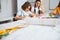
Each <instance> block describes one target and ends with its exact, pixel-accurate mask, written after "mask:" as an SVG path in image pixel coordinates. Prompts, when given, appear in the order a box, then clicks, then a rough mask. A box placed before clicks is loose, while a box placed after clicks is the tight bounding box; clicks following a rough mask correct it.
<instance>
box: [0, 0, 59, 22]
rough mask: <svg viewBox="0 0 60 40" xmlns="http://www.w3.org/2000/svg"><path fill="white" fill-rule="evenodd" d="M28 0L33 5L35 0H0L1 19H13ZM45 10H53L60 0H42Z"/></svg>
mask: <svg viewBox="0 0 60 40" xmlns="http://www.w3.org/2000/svg"><path fill="white" fill-rule="evenodd" d="M26 1H29V2H31V4H32V6H33V4H34V1H35V0H0V21H4V20H10V19H12V18H13V17H14V16H15V14H16V13H17V11H18V10H20V9H21V5H22V4H23V3H25V2H26ZM41 1H42V5H43V7H44V10H45V12H50V11H52V10H53V9H54V8H55V7H56V6H57V5H58V2H59V0H41Z"/></svg>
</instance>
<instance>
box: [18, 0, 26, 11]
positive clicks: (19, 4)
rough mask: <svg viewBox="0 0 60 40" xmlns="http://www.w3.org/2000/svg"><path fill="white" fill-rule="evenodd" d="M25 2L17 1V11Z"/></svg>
mask: <svg viewBox="0 0 60 40" xmlns="http://www.w3.org/2000/svg"><path fill="white" fill-rule="evenodd" d="M26 1H27V0H22V1H21V0H17V5H18V6H17V8H18V10H20V9H21V5H22V4H24V3H25V2H26Z"/></svg>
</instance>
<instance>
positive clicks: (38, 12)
mask: <svg viewBox="0 0 60 40" xmlns="http://www.w3.org/2000/svg"><path fill="white" fill-rule="evenodd" d="M38 1H39V2H41V0H36V1H35V4H34V13H36V9H35V8H36V2H38ZM39 8H40V6H39V7H38V9H39ZM38 13H39V14H40V10H39V11H38Z"/></svg>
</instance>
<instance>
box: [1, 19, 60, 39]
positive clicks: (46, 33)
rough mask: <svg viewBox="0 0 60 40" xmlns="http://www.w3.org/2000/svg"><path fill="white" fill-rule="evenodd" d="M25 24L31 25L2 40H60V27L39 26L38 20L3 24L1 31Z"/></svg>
mask: <svg viewBox="0 0 60 40" xmlns="http://www.w3.org/2000/svg"><path fill="white" fill-rule="evenodd" d="M32 20H33V21H32ZM36 20H37V21H36ZM44 20H47V19H44ZM51 20H52V19H51ZM29 22H30V23H29ZM42 22H43V21H42ZM48 22H49V21H47V23H48ZM24 23H27V24H29V25H28V26H26V27H25V28H22V29H19V30H17V31H16V32H13V33H11V34H10V35H8V36H6V37H3V38H2V39H1V40H60V30H57V29H58V28H59V27H51V26H50V27H49V26H41V25H39V24H40V19H38V18H36V19H35V18H34V19H33V18H30V19H29V20H27V19H24V20H19V21H15V22H11V23H7V24H2V25H0V27H1V28H0V29H6V28H10V27H14V26H16V25H20V24H24ZM59 29H60V28H59Z"/></svg>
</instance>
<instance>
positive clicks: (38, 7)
mask: <svg viewBox="0 0 60 40" xmlns="http://www.w3.org/2000/svg"><path fill="white" fill-rule="evenodd" d="M31 11H32V12H33V13H35V14H36V15H37V16H38V15H42V14H43V13H44V12H43V10H42V6H41V0H36V1H35V5H34V7H32V10H31Z"/></svg>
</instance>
